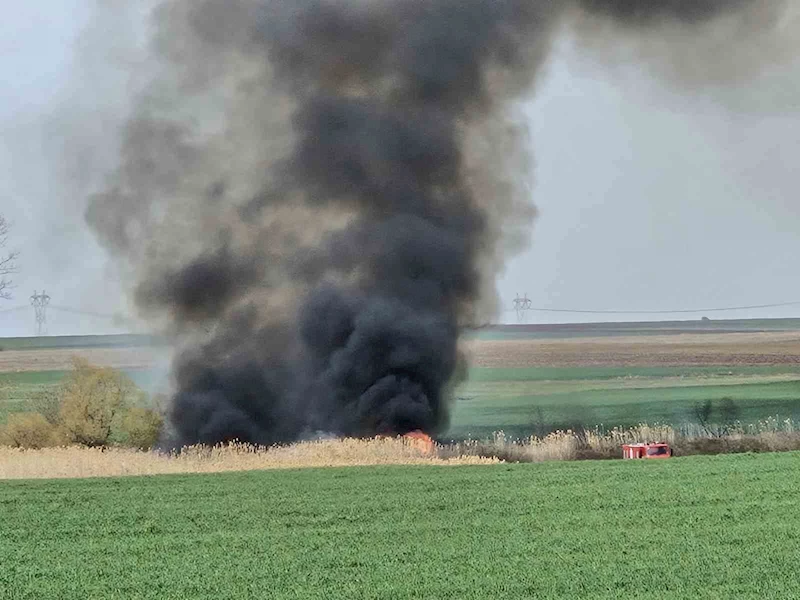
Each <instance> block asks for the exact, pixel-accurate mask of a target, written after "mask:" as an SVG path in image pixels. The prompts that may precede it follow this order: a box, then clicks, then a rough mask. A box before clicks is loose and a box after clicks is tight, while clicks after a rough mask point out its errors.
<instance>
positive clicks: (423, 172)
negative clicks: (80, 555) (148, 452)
mask: <svg viewBox="0 0 800 600" xmlns="http://www.w3.org/2000/svg"><path fill="white" fill-rule="evenodd" d="M780 5H781V3H779V2H774V1H773V2H769V1H765V2H760V3H758V2H754V3H747V2H743V1H727V2H723V1H721V0H704V1H698V0H685V1H672V2H660V1H642V0H639V1H634V0H627V1H621V0H575V1H574V2H551V1H545V0H538V1H537V0H474V1H472V2H463V1H461V0H435V1H428V2H421V1H418V0H384V1H378V2H374V1H362V0H191V1H190V0H163V1H161V2H158V3H157V6H156V8H155V10H154V11H153V13H152V26H153V39H152V44H151V49H152V60H153V64H154V65H155V66H156V68H154V72H156V73H157V74H156V75H154V79H153V82H152V84H151V85H150V86H148V88H147V89H146V90H145V92H144V93H143V94H142V95H141V97H140V98H138V99H137V101H136V103H135V108H134V111H133V114H132V115H131V117H130V119H129V120H128V122H127V124H126V126H125V128H124V132H123V137H122V142H121V147H120V162H119V166H118V168H117V170H116V171H115V173H113V175H112V176H111V177H110V179H109V181H108V185H107V187H106V189H105V190H103V191H100V192H99V193H97V194H95V195H94V196H92V197H91V198H90V201H89V205H88V208H87V213H86V217H87V221H88V223H89V224H90V225H91V226H92V227H93V229H94V230H95V231H96V232H97V235H98V239H100V240H101V241H102V242H103V243H104V244H105V245H106V246H107V247H108V248H109V249H110V250H111V251H112V252H113V253H114V254H115V255H116V256H117V257H119V259H120V261H121V262H122V263H123V264H124V265H125V269H126V271H127V272H129V273H130V275H131V281H132V282H133V288H134V290H133V293H134V297H135V299H136V302H137V305H138V306H139V308H140V309H141V312H142V314H143V315H145V316H146V317H148V318H150V319H152V320H153V322H154V323H156V324H158V325H159V326H160V327H163V328H165V329H167V330H168V331H169V332H170V333H171V334H172V335H173V336H174V340H175V344H176V347H177V354H176V358H175V361H174V369H173V371H174V382H175V386H176V392H175V395H174V398H173V400H172V402H171V406H170V409H169V414H168V417H169V419H168V420H169V426H170V435H169V439H168V440H167V441H166V445H168V446H174V447H181V446H184V445H187V444H196V443H203V444H216V443H220V442H226V441H230V440H234V439H236V440H240V441H243V442H249V443H253V444H262V445H270V444H275V443H283V442H288V441H293V440H299V439H308V438H313V437H316V436H319V435H320V434H332V435H336V436H356V437H368V436H374V435H378V434H386V435H396V434H401V435H402V434H407V433H409V432H414V431H421V432H425V433H426V434H434V433H436V432H438V431H441V430H442V429H443V428H444V427H446V425H447V422H448V404H449V399H450V394H449V390H450V389H451V387H452V385H453V384H454V383H455V382H457V381H458V379H459V378H460V376H461V374H462V373H463V372H464V369H463V366H464V365H463V363H464V361H463V358H462V357H461V355H460V353H459V349H458V339H459V332H460V331H461V329H462V328H463V327H464V326H466V325H470V324H476V323H481V322H485V321H486V320H488V319H490V318H491V317H492V315H493V314H494V311H495V308H496V306H495V305H496V302H495V295H494V292H493V283H494V277H495V275H496V274H497V273H498V272H499V271H500V270H501V269H502V266H503V263H504V259H505V255H506V254H507V253H508V252H510V251H512V250H514V249H516V248H519V247H520V246H521V245H522V244H523V243H524V240H526V239H527V237H528V233H529V226H530V224H531V222H532V220H533V217H534V209H533V207H532V206H531V204H530V198H529V195H530V194H529V189H530V183H531V179H530V172H529V170H530V169H531V168H532V161H531V160H530V157H529V156H528V152H529V145H528V143H527V142H528V140H527V130H526V128H525V125H524V121H523V119H521V118H519V117H518V115H517V113H516V112H515V110H516V109H515V106H516V104H515V103H516V102H518V101H519V100H520V99H523V98H525V97H526V95H528V94H530V93H532V89H533V87H534V84H535V81H536V78H537V74H538V72H539V70H540V67H541V65H542V63H543V61H544V60H545V59H546V57H547V54H548V50H549V46H550V42H551V39H552V37H553V35H554V33H555V32H556V31H558V30H559V28H560V26H561V25H563V24H565V23H566V24H570V23H577V22H578V20H580V19H583V20H584V21H585V20H586V19H595V20H598V22H599V21H603V22H606V23H610V24H611V26H612V29H613V30H614V31H617V32H620V31H628V32H634V33H636V34H637V35H642V36H644V37H646V36H650V35H653V36H656V35H659V33H658V32H659V31H661V30H662V28H664V27H666V26H667V25H668V26H669V27H672V28H673V29H674V27H675V26H678V27H682V28H689V29H690V30H691V29H692V28H696V29H697V31H698V32H699V31H700V29H701V28H703V27H708V26H711V25H709V24H714V23H717V22H718V21H719V20H720V19H722V18H723V17H724V19H725V22H726V23H728V25H729V26H730V27H731V31H734V32H736V35H737V36H740V35H741V34H742V32H743V31H749V30H750V29H753V30H755V29H759V28H768V26H769V24H770V23H771V22H772V21H771V20H770V19H769V18H766V17H765V18H764V19H761V20H759V21H757V22H755V21H754V23H755V24H754V25H753V26H752V27H750V26H749V25H747V24H748V23H750V18H751V17H752V16H753V15H754V14H756V13H758V14H761V13H764V14H772V13H775V14H777V10H778V8H779V7H780ZM754 6H755V7H756V8H753V7H754ZM770 11H771V12H770ZM578 17H580V19H578ZM731 23H733V25H730V24H731ZM665 24H666V25H665ZM578 29H580V28H577V27H576V30H578ZM600 30H602V31H607V29H604V28H598V31H600ZM670 31H672V30H671V29H670ZM642 32H645V33H642ZM597 35H600V34H597ZM665 36H666V34H665ZM608 37H609V40H610V39H611V38H613V37H614V35H611V36H608ZM731 43H733V41H731ZM719 59H720V57H718V56H715V57H713V60H715V61H716V60H719ZM701 60H702V57H700V58H698V61H701ZM415 435H416V434H415ZM420 439H422V438H420ZM425 443H427V442H425Z"/></svg>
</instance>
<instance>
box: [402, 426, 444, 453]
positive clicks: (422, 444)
mask: <svg viewBox="0 0 800 600" xmlns="http://www.w3.org/2000/svg"><path fill="white" fill-rule="evenodd" d="M403 441H404V442H405V443H406V444H408V445H409V446H411V447H413V448H416V449H418V450H419V451H420V452H422V454H424V455H426V456H430V455H432V454H433V453H434V451H435V450H436V444H434V442H433V439H432V438H431V436H429V435H428V434H427V433H423V432H422V431H420V430H419V429H417V430H416V431H409V432H408V433H407V434H405V435H404V436H403Z"/></svg>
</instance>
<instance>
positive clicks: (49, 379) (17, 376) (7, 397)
mask: <svg viewBox="0 0 800 600" xmlns="http://www.w3.org/2000/svg"><path fill="white" fill-rule="evenodd" d="M67 372H68V371H22V372H19V373H2V372H0V424H2V423H5V421H6V418H7V417H8V414H9V413H12V412H23V411H26V410H33V409H34V405H35V402H36V398H37V397H38V396H40V395H42V394H44V393H46V392H47V391H48V390H50V389H55V388H56V387H57V385H58V384H59V382H61V380H62V379H63V378H64V376H65V375H66V374H67ZM125 372H126V374H127V375H128V376H129V377H130V378H131V379H133V381H134V382H135V383H136V384H137V385H138V386H139V387H140V388H142V389H144V390H147V391H150V392H152V391H159V390H160V388H165V385H166V384H165V383H164V382H165V381H166V380H167V379H166V373H164V372H163V371H158V370H153V369H140V370H136V369H125Z"/></svg>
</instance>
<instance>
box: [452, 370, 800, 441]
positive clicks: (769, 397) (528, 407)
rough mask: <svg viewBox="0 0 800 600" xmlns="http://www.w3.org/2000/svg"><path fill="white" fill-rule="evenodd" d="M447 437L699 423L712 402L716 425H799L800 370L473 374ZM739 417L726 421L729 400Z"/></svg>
mask: <svg viewBox="0 0 800 600" xmlns="http://www.w3.org/2000/svg"><path fill="white" fill-rule="evenodd" d="M456 397H457V400H456V403H455V405H454V408H453V414H452V419H451V426H450V429H449V430H448V432H447V433H446V434H445V437H448V436H450V437H453V438H462V437H468V436H471V437H475V438H483V437H486V436H489V435H491V434H492V432H493V431H497V430H499V429H502V430H504V431H505V432H506V433H507V434H509V435H511V436H513V437H523V436H528V435H531V433H536V434H544V433H547V432H549V431H552V430H554V429H566V428H573V429H574V428H576V427H578V428H580V427H585V428H593V427H595V426H603V427H606V428H611V427H615V426H619V427H629V426H634V425H637V424H639V423H642V422H648V423H664V424H671V425H675V426H678V425H681V424H683V423H687V422H694V421H696V416H695V411H696V408H697V407H698V406H702V405H703V403H705V402H706V401H708V400H710V401H712V403H713V406H714V407H715V408H714V410H715V412H712V415H711V418H712V420H719V419H723V418H724V419H735V420H738V421H740V422H742V423H756V422H758V421H761V420H764V419H767V418H769V417H774V416H778V417H779V418H781V419H784V418H792V419H795V420H797V419H800V366H798V365H787V366H765V367H575V368H562V369H558V368H527V369H495V368H475V369H471V370H470V375H469V379H468V381H467V382H465V383H464V384H462V385H461V386H459V388H458V390H457V391H456ZM724 398H729V399H730V400H731V401H732V403H731V404H729V406H732V410H729V412H728V413H725V414H720V413H719V406H720V404H721V401H722V399H724Z"/></svg>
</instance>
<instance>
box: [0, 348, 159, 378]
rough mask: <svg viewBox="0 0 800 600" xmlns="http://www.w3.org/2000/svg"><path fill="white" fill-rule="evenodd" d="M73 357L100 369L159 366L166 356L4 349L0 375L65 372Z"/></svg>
mask: <svg viewBox="0 0 800 600" xmlns="http://www.w3.org/2000/svg"><path fill="white" fill-rule="evenodd" d="M73 356H81V357H83V358H85V359H86V360H88V361H89V362H90V363H92V364H94V365H97V366H101V367H114V368H117V369H149V368H152V367H155V366H157V365H160V364H163V362H164V361H165V360H167V358H168V356H169V354H168V353H167V352H166V351H165V350H164V349H161V348H59V349H43V350H4V351H3V352H0V373H9V372H11V373H14V372H20V371H65V370H68V369H71V368H72V362H71V360H72V357H73Z"/></svg>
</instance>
